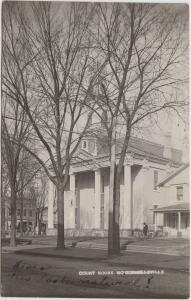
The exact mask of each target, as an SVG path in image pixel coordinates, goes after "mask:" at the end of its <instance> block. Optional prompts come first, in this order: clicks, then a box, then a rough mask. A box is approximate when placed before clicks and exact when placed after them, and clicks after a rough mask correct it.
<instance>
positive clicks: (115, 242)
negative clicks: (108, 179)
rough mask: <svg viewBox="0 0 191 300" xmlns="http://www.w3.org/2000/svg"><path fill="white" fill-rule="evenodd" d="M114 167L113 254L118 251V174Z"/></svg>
mask: <svg viewBox="0 0 191 300" xmlns="http://www.w3.org/2000/svg"><path fill="white" fill-rule="evenodd" d="M116 169H117V168H115V185H114V222H113V251H114V253H115V254H119V253H120V223H119V221H120V175H121V173H120V174H118V173H117V170H116Z"/></svg>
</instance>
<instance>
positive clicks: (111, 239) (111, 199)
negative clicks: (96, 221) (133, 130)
mask: <svg viewBox="0 0 191 300" xmlns="http://www.w3.org/2000/svg"><path fill="white" fill-rule="evenodd" d="M114 186H115V124H114V128H113V131H112V137H111V159H110V182H109V224H108V255H112V254H114V214H113V213H114Z"/></svg>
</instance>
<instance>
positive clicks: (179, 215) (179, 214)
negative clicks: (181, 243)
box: [178, 211, 181, 232]
mask: <svg viewBox="0 0 191 300" xmlns="http://www.w3.org/2000/svg"><path fill="white" fill-rule="evenodd" d="M180 231H181V212H180V211H179V212H178V232H180Z"/></svg>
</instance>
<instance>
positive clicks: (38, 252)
mask: <svg viewBox="0 0 191 300" xmlns="http://www.w3.org/2000/svg"><path fill="white" fill-rule="evenodd" d="M14 252H15V253H16V254H22V255H32V256H42V257H52V258H53V257H54V258H64V259H71V260H82V261H83V260H84V261H92V262H93V261H96V262H99V261H100V262H102V263H106V264H109V265H110V266H121V267H138V268H145V269H148V268H155V269H156V268H157V269H168V270H174V271H183V272H188V271H189V258H188V257H180V256H169V255H164V254H148V253H133V252H131V253H127V252H126V251H121V254H120V255H117V256H111V257H108V255H107V251H105V250H100V249H99V250H98V249H87V248H66V249H63V250H58V249H56V248H54V247H41V248H30V249H29V248H28V249H26V248H25V249H22V250H21V249H20V250H16V251H14Z"/></svg>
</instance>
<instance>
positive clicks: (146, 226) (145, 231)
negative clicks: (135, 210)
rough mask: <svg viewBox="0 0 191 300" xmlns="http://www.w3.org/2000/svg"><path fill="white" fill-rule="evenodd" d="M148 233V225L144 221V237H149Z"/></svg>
mask: <svg viewBox="0 0 191 300" xmlns="http://www.w3.org/2000/svg"><path fill="white" fill-rule="evenodd" d="M147 234H148V225H147V224H146V223H145V222H144V223H143V235H144V237H147Z"/></svg>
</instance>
